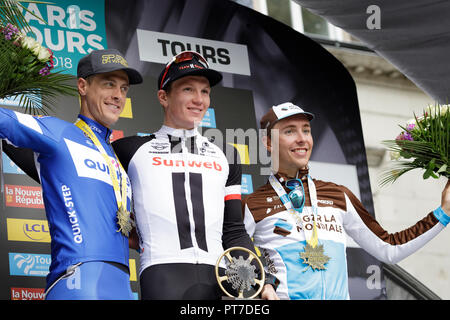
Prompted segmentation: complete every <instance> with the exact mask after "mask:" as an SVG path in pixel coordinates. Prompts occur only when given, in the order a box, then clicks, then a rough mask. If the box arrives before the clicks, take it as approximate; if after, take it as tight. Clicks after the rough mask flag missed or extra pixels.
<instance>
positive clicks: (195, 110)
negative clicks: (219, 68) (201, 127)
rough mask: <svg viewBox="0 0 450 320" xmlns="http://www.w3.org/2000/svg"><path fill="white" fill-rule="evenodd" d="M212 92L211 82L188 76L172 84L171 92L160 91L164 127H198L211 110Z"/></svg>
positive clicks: (203, 78)
mask: <svg viewBox="0 0 450 320" xmlns="http://www.w3.org/2000/svg"><path fill="white" fill-rule="evenodd" d="M210 92H211V87H210V85H209V81H208V79H207V78H205V77H203V76H186V77H183V78H180V79H178V80H175V81H174V82H172V83H171V86H170V90H169V92H167V91H165V90H159V91H158V99H159V102H160V103H161V105H162V106H163V108H164V110H165V112H164V125H166V126H168V127H171V128H175V129H186V130H190V129H192V128H194V127H195V126H197V125H198V124H199V123H200V122H201V121H202V119H203V117H204V116H205V113H206V111H207V110H208V108H209V104H210V96H209V95H210Z"/></svg>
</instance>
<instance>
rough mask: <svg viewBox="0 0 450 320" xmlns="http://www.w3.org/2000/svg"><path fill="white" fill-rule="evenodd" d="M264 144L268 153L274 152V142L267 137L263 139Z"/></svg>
mask: <svg viewBox="0 0 450 320" xmlns="http://www.w3.org/2000/svg"><path fill="white" fill-rule="evenodd" d="M262 143H263V144H264V147H266V149H267V151H269V152H272V141H271V140H270V138H269V137H268V136H267V135H265V136H263V137H262Z"/></svg>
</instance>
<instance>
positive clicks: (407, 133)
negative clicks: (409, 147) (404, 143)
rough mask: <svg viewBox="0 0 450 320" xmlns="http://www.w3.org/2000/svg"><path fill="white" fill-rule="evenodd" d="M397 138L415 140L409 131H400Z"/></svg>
mask: <svg viewBox="0 0 450 320" xmlns="http://www.w3.org/2000/svg"><path fill="white" fill-rule="evenodd" d="M395 140H409V141H414V139H413V137H412V136H411V134H410V133H409V132H402V133H400V134H399V135H398V136H397V137H396V138H395Z"/></svg>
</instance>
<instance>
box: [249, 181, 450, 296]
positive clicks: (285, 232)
mask: <svg viewBox="0 0 450 320" xmlns="http://www.w3.org/2000/svg"><path fill="white" fill-rule="evenodd" d="M302 173H303V174H306V173H307V172H302ZM276 177H277V179H278V180H279V181H280V182H281V183H282V184H283V186H284V183H283V179H285V178H286V177H281V176H280V175H276ZM314 183H315V187H316V191H317V201H318V210H317V211H318V212H317V221H316V222H317V228H318V237H319V245H322V246H323V249H324V254H325V255H326V256H328V257H330V260H329V261H328V263H326V264H325V267H326V269H325V270H320V269H315V270H313V269H312V268H311V267H308V265H307V264H305V263H303V259H302V258H301V256H300V252H303V251H304V248H305V245H306V239H305V234H304V232H303V230H302V227H303V228H306V229H308V230H311V229H312V227H313V217H314V215H313V212H312V208H311V201H310V198H309V190H308V183H306V181H305V182H304V183H303V186H304V188H305V193H306V202H305V207H304V209H303V212H302V213H301V216H300V218H301V221H302V226H298V225H297V224H296V221H295V218H294V217H293V216H292V214H290V213H289V212H288V211H287V210H286V208H285V207H284V205H283V203H282V202H281V200H280V198H279V196H278V195H277V193H276V192H275V190H274V189H273V188H272V186H271V184H270V183H267V184H265V185H263V186H262V187H260V188H259V189H257V190H256V191H255V192H254V193H252V194H251V195H249V196H248V197H247V198H246V199H244V206H245V212H244V223H245V227H246V230H247V232H248V233H249V235H250V236H252V237H253V238H254V242H255V245H256V246H257V247H259V248H260V250H261V254H262V256H263V257H264V258H265V260H266V272H268V273H270V274H272V275H274V276H275V277H277V278H278V280H279V281H280V284H279V286H278V288H277V291H276V292H277V295H278V296H279V297H280V298H281V299H326V300H328V299H349V292H348V276H347V257H346V234H347V235H349V236H350V237H351V238H353V240H355V242H356V243H357V244H358V245H359V246H360V247H361V248H363V249H364V250H366V251H367V252H368V253H370V254H371V255H373V256H374V257H375V258H377V259H379V260H381V261H383V262H386V263H397V262H398V261H400V260H402V259H403V258H405V257H407V256H408V255H410V254H412V253H414V252H415V251H417V250H418V249H419V248H421V247H422V246H423V245H425V244H426V243H427V242H428V241H430V240H431V239H432V238H433V237H434V236H436V235H437V234H438V233H439V232H440V231H442V230H443V229H444V227H445V225H446V224H447V223H448V222H449V221H450V217H449V216H447V215H446V214H445V213H444V212H443V210H442V209H440V208H438V209H436V210H434V211H433V212H430V213H429V214H428V215H427V216H426V217H424V218H423V219H422V220H420V221H418V222H417V223H416V224H415V225H414V226H412V227H410V228H408V229H405V230H403V231H401V232H397V233H393V234H389V233H388V232H387V231H385V230H384V229H383V228H382V227H381V226H380V225H379V224H378V222H377V221H376V220H375V219H374V218H373V217H372V216H371V215H370V214H369V213H368V212H367V210H366V209H365V208H364V206H363V205H362V203H361V202H360V201H359V200H358V199H357V198H356V197H355V195H353V193H352V192H351V191H350V190H348V189H347V188H346V187H344V186H341V185H336V184H334V183H331V182H325V181H320V180H315V179H314ZM284 188H285V191H286V193H289V192H290V190H289V189H287V188H286V187H284Z"/></svg>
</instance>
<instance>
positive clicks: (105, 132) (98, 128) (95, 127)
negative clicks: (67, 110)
mask: <svg viewBox="0 0 450 320" xmlns="http://www.w3.org/2000/svg"><path fill="white" fill-rule="evenodd" d="M78 118H80V119H81V120H83V121H84V122H86V124H87V125H88V126H89V127H90V128H91V129H92V131H93V132H94V133H95V135H96V136H98V137H99V138H101V140H103V141H105V142H107V143H109V137H110V135H111V132H112V131H111V130H110V129H108V128H107V127H105V126H103V125H101V124H100V123H98V122H97V121H95V120H92V119H91V118H88V117H86V116H83V115H81V114H79V115H78Z"/></svg>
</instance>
